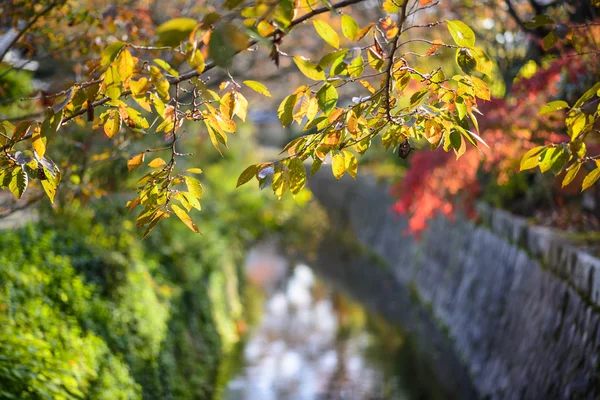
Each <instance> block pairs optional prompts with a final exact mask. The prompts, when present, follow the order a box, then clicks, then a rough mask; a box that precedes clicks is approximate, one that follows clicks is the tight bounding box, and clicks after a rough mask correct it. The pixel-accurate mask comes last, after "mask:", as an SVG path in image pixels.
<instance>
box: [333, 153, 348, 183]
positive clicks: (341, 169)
mask: <svg viewBox="0 0 600 400" xmlns="http://www.w3.org/2000/svg"><path fill="white" fill-rule="evenodd" d="M331 170H332V172H333V176H334V177H335V179H340V178H341V177H342V176H344V174H345V173H346V161H345V160H344V154H343V153H337V154H335V155H334V156H333V158H332V160H331Z"/></svg>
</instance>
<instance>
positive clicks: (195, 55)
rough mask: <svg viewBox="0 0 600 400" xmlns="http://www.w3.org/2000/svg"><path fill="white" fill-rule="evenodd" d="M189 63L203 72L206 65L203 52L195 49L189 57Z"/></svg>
mask: <svg viewBox="0 0 600 400" xmlns="http://www.w3.org/2000/svg"><path fill="white" fill-rule="evenodd" d="M188 64H190V66H191V67H192V68H194V69H195V70H196V72H198V73H200V74H201V73H202V72H203V71H204V68H205V67H206V65H205V63H204V56H203V55H202V52H201V51H200V50H198V49H196V50H194V51H193V52H192V55H191V56H190V58H189V59H188Z"/></svg>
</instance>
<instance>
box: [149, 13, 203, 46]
mask: <svg viewBox="0 0 600 400" xmlns="http://www.w3.org/2000/svg"><path fill="white" fill-rule="evenodd" d="M197 24H198V22H197V21H196V20H195V19H193V18H174V19H171V20H169V21H167V22H165V23H163V24H162V25H160V26H159V27H158V28H156V35H157V36H158V41H159V43H160V44H162V45H164V46H177V45H178V44H179V43H181V41H183V40H184V39H186V38H187V37H189V35H190V33H191V32H192V31H193V30H194V28H195V27H196V25H197Z"/></svg>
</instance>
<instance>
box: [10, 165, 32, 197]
mask: <svg viewBox="0 0 600 400" xmlns="http://www.w3.org/2000/svg"><path fill="white" fill-rule="evenodd" d="M28 182H29V177H28V176H27V172H25V170H24V169H23V168H22V167H17V168H15V169H14V170H13V172H12V175H11V179H10V183H9V184H8V189H9V190H10V191H11V193H12V194H13V195H14V196H15V197H16V198H17V199H20V198H21V196H23V193H25V190H27V183H28Z"/></svg>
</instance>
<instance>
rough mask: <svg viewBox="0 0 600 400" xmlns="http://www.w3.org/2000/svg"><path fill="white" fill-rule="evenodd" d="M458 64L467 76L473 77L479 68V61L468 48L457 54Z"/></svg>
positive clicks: (460, 50)
mask: <svg viewBox="0 0 600 400" xmlns="http://www.w3.org/2000/svg"><path fill="white" fill-rule="evenodd" d="M456 63H457V64H458V66H459V67H460V68H461V69H462V70H463V72H464V73H465V74H467V75H471V74H472V73H473V71H475V69H476V68H477V60H476V59H475V57H473V54H472V53H471V51H470V50H469V49H467V48H466V47H463V48H462V49H459V50H458V51H457V52H456Z"/></svg>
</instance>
